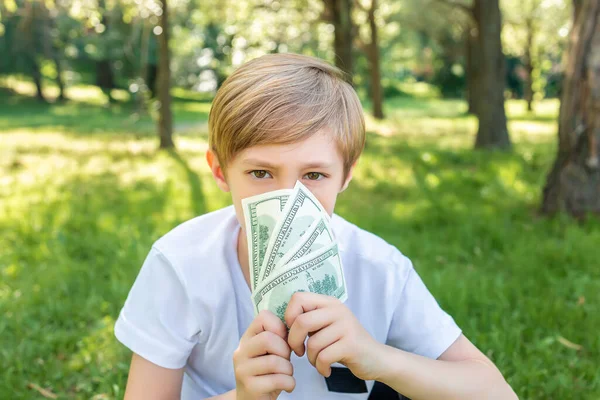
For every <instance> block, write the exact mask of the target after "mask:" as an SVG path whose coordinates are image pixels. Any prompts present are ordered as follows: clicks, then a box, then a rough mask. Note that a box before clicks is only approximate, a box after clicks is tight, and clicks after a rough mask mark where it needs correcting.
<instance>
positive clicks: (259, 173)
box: [250, 169, 271, 179]
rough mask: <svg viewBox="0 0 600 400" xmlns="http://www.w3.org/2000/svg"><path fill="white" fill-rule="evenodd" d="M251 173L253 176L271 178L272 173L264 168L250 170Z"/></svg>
mask: <svg viewBox="0 0 600 400" xmlns="http://www.w3.org/2000/svg"><path fill="white" fill-rule="evenodd" d="M250 174H252V176H254V177H255V178H257V179H266V178H271V174H269V173H268V172H267V171H265V170H264V169H256V170H254V171H250Z"/></svg>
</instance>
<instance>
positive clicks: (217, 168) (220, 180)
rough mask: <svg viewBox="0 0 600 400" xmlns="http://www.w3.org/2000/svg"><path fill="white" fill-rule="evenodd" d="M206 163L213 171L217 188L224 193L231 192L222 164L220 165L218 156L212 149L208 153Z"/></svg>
mask: <svg viewBox="0 0 600 400" xmlns="http://www.w3.org/2000/svg"><path fill="white" fill-rule="evenodd" d="M206 162H207V163H208V166H209V167H210V170H211V171H212V174H213V177H214V178H215V181H216V182H217V186H219V188H220V189H221V190H222V191H224V192H229V185H228V184H227V181H226V180H225V173H224V172H223V168H221V163H219V159H218V157H217V155H216V154H215V152H214V151H213V150H212V149H208V150H207V151H206Z"/></svg>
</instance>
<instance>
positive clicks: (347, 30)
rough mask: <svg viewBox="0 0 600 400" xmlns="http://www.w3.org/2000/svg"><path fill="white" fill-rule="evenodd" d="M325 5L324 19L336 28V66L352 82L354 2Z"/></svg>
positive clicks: (330, 0)
mask: <svg viewBox="0 0 600 400" xmlns="http://www.w3.org/2000/svg"><path fill="white" fill-rule="evenodd" d="M323 1H324V3H325V13H324V19H325V20H327V21H329V22H331V23H332V24H333V27H334V39H333V47H334V51H335V65H336V67H338V68H340V69H341V70H342V71H345V72H346V73H347V74H348V79H350V81H351V80H352V71H353V64H354V63H353V57H352V32H353V30H354V29H353V23H352V3H353V0H323Z"/></svg>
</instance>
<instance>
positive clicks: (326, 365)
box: [315, 340, 346, 377]
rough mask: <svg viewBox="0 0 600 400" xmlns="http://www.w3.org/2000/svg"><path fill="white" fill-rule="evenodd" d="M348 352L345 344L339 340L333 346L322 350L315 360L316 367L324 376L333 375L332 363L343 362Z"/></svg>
mask: <svg viewBox="0 0 600 400" xmlns="http://www.w3.org/2000/svg"><path fill="white" fill-rule="evenodd" d="M345 352H346V349H345V345H344V343H343V341H342V340H338V341H337V342H335V343H334V344H332V345H331V346H328V347H326V348H324V349H323V350H321V352H320V353H319V355H318V356H317V360H316V362H315V368H317V371H319V373H320V374H321V375H323V376H324V377H329V375H331V364H333V363H336V362H341V361H343V359H344V354H345Z"/></svg>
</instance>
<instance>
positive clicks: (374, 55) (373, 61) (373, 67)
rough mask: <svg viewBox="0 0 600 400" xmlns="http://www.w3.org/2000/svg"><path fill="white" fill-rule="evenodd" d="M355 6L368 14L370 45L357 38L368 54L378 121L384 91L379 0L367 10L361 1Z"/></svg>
mask: <svg viewBox="0 0 600 400" xmlns="http://www.w3.org/2000/svg"><path fill="white" fill-rule="evenodd" d="M355 4H356V5H357V6H358V8H360V9H361V10H363V11H364V12H366V13H367V20H368V23H369V36H370V40H369V42H368V43H363V42H362V41H361V40H360V35H356V36H357V42H358V43H359V46H360V48H361V49H362V50H363V51H364V53H365V54H366V56H367V61H368V64H369V75H370V79H369V89H370V90H369V92H370V95H371V102H372V103H373V116H374V117H375V118H377V119H383V118H384V115H383V90H382V88H381V66H380V57H379V40H378V34H377V21H376V19H375V12H376V11H377V0H371V6H370V7H369V8H365V7H364V6H363V5H362V4H361V2H360V0H356V2H355Z"/></svg>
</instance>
